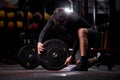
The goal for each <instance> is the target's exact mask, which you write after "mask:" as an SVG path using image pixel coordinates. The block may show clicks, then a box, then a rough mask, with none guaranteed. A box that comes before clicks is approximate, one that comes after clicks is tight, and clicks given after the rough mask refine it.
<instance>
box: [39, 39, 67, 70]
mask: <svg viewBox="0 0 120 80" xmlns="http://www.w3.org/2000/svg"><path fill="white" fill-rule="evenodd" d="M44 48H45V50H44V52H42V53H41V56H40V60H41V66H42V67H44V68H45V69H47V70H53V71H55V70H60V69H62V68H64V67H65V65H64V63H65V61H66V58H67V57H68V55H69V50H68V47H67V45H66V44H65V43H64V42H63V41H62V40H58V39H50V40H48V41H46V42H44Z"/></svg>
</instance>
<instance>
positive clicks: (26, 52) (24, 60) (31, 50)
mask: <svg viewBox="0 0 120 80" xmlns="http://www.w3.org/2000/svg"><path fill="white" fill-rule="evenodd" d="M17 59H18V62H19V64H20V65H21V66H22V67H24V68H26V69H34V68H36V67H37V66H38V65H39V62H38V61H39V60H38V56H37V53H36V47H35V45H25V46H23V47H22V48H20V50H19V52H18V56H17Z"/></svg>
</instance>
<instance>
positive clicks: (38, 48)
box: [37, 42, 44, 54]
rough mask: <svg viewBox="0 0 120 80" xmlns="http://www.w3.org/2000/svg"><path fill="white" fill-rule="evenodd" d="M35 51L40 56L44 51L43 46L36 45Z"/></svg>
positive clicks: (39, 43) (40, 44)
mask: <svg viewBox="0 0 120 80" xmlns="http://www.w3.org/2000/svg"><path fill="white" fill-rule="evenodd" d="M37 51H38V54H41V53H40V52H43V51H44V48H43V44H42V43H41V42H38V43H37Z"/></svg>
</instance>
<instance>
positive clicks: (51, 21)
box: [38, 15, 54, 42]
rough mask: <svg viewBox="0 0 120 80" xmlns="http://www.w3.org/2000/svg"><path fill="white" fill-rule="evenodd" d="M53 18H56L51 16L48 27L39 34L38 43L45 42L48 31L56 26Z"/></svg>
mask: <svg viewBox="0 0 120 80" xmlns="http://www.w3.org/2000/svg"><path fill="white" fill-rule="evenodd" d="M53 18H54V17H53V15H51V17H50V19H49V20H48V22H47V23H46V25H45V26H44V28H43V29H42V31H41V32H40V34H39V39H38V42H43V41H44V40H45V38H46V35H47V33H48V31H49V30H50V29H51V27H52V26H53V24H54V22H53Z"/></svg>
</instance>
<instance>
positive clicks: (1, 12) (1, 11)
mask: <svg viewBox="0 0 120 80" xmlns="http://www.w3.org/2000/svg"><path fill="white" fill-rule="evenodd" d="M5 17H6V14H5V11H4V10H0V18H3V19H4V18H5Z"/></svg>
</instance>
